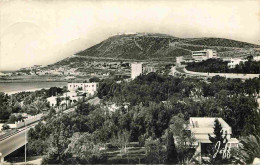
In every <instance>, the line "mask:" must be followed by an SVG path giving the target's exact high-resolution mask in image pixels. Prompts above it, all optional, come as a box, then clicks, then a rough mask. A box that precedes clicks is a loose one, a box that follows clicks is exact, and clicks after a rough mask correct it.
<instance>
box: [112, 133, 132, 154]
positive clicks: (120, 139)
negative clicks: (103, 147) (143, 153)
mask: <svg viewBox="0 0 260 165" xmlns="http://www.w3.org/2000/svg"><path fill="white" fill-rule="evenodd" d="M129 139H130V133H129V132H128V131H126V130H123V131H121V132H118V134H117V135H116V136H113V137H112V139H111V143H112V145H114V146H117V147H118V148H120V152H121V153H124V154H126V153H127V145H128V144H129Z"/></svg>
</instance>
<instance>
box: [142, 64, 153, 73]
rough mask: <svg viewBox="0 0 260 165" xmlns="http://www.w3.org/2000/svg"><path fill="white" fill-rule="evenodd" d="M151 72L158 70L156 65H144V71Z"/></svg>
mask: <svg viewBox="0 0 260 165" xmlns="http://www.w3.org/2000/svg"><path fill="white" fill-rule="evenodd" d="M151 72H156V69H155V67H153V66H144V67H143V73H146V74H147V73H151Z"/></svg>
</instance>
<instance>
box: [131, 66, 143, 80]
mask: <svg viewBox="0 0 260 165" xmlns="http://www.w3.org/2000/svg"><path fill="white" fill-rule="evenodd" d="M142 73H143V64H142V63H132V64H131V79H132V80H133V79H135V78H136V77H137V76H139V75H141V74H142Z"/></svg>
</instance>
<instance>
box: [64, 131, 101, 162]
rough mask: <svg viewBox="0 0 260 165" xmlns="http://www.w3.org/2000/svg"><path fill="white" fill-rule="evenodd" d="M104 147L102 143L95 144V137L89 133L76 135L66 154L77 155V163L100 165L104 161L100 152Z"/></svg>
mask: <svg viewBox="0 0 260 165" xmlns="http://www.w3.org/2000/svg"><path fill="white" fill-rule="evenodd" d="M102 146H103V145H102V144H101V143H98V144H95V143H94V137H93V136H92V135H91V134H89V133H88V132H86V133H83V134H79V133H74V134H73V136H72V137H71V143H70V144H69V145H68V149H67V150H66V152H69V153H70V154H72V155H75V156H76V159H77V163H84V164H89V163H99V161H100V160H102V159H104V158H103V157H102V152H101V150H100V148H101V147H102Z"/></svg>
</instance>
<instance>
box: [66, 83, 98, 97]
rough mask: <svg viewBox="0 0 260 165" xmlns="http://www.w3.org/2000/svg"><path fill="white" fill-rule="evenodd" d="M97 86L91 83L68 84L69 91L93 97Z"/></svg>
mask: <svg viewBox="0 0 260 165" xmlns="http://www.w3.org/2000/svg"><path fill="white" fill-rule="evenodd" d="M98 86H99V84H98V83H96V82H92V83H83V82H82V83H68V90H69V91H76V90H79V91H83V92H86V93H88V94H91V95H94V94H95V93H96V92H97V89H98Z"/></svg>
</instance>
